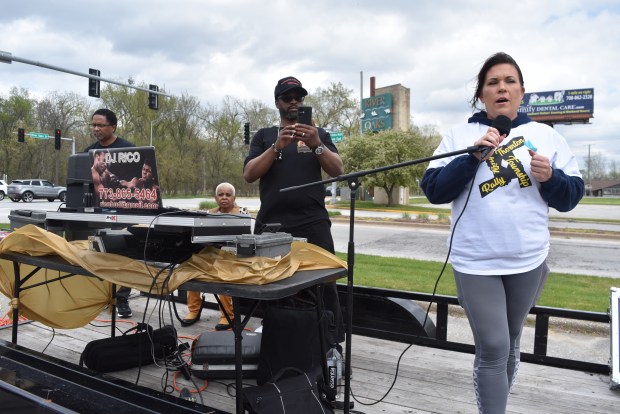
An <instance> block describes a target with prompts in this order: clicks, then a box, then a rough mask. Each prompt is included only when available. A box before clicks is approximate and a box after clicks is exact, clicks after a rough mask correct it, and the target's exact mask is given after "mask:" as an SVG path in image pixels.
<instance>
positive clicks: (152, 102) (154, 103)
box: [149, 85, 159, 109]
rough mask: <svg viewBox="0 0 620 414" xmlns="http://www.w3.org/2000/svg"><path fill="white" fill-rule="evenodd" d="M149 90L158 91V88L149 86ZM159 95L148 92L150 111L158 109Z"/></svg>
mask: <svg viewBox="0 0 620 414" xmlns="http://www.w3.org/2000/svg"><path fill="white" fill-rule="evenodd" d="M149 89H150V90H152V91H156V92H157V91H159V86H157V85H149ZM158 98H159V95H157V94H156V93H151V92H149V108H151V109H159V100H158Z"/></svg>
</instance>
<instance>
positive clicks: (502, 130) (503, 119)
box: [480, 115, 512, 160]
mask: <svg viewBox="0 0 620 414" xmlns="http://www.w3.org/2000/svg"><path fill="white" fill-rule="evenodd" d="M491 126H492V127H493V128H495V129H497V130H498V131H499V134H500V135H506V136H508V134H510V128H512V121H511V120H510V118H508V117H507V116H506V115H498V116H497V118H495V119H494V120H493V123H492V124H491ZM492 149H493V147H485V148H484V149H483V150H482V151H481V152H480V159H481V160H483V159H485V158H486V157H487V155H489V152H491V150H492Z"/></svg>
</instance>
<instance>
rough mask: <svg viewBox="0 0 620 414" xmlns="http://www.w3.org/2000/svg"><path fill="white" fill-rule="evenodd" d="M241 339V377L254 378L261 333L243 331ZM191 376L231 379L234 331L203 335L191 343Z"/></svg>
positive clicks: (232, 375) (233, 369) (233, 358)
mask: <svg viewBox="0 0 620 414" xmlns="http://www.w3.org/2000/svg"><path fill="white" fill-rule="evenodd" d="M242 336H243V340H242V341H241V355H242V356H243V366H242V369H243V377H244V378H256V370H257V368H258V358H259V356H260V343H261V333H259V332H250V331H243V332H242ZM192 373H193V374H194V375H196V376H197V377H198V378H202V379H214V378H234V376H235V335H234V333H233V331H214V332H205V333H203V334H201V335H200V336H199V337H198V338H197V339H196V340H195V341H194V343H193V345H192Z"/></svg>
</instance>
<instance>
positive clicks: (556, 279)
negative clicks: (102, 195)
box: [0, 197, 620, 312]
mask: <svg viewBox="0 0 620 414" xmlns="http://www.w3.org/2000/svg"><path fill="white" fill-rule="evenodd" d="M414 199H415V200H416V202H420V203H422V202H424V201H420V199H423V200H426V198H424V197H417V198H414ZM600 200H616V199H600ZM212 204H213V206H215V203H212ZM360 204H362V205H368V206H369V207H374V208H377V205H376V204H373V203H372V202H360ZM611 204H613V203H611ZM615 204H618V205H620V199H618V200H616V203H615ZM356 205H357V202H356ZM213 206H212V205H211V203H209V202H203V203H201V204H200V208H202V209H207V208H212V207H213ZM407 207H409V206H396V207H394V208H392V209H394V210H399V211H405V213H404V214H408V213H406V212H407V211H414V210H413V209H415V211H417V212H418V213H419V212H421V211H423V210H420V207H419V206H411V209H408V208H407ZM430 210H432V211H434V212H435V213H439V214H445V213H443V212H439V211H437V210H445V209H429V211H430ZM330 213H332V212H330ZM333 213H339V212H333ZM448 214H449V210H448ZM331 215H336V214H331ZM0 228H3V229H4V228H6V229H8V228H10V224H8V223H0ZM337 255H338V257H340V258H341V259H343V260H346V254H345V253H337ZM441 268H442V263H439V262H433V261H424V260H414V259H405V258H394V257H381V256H372V255H365V254H356V256H355V273H354V277H355V281H354V283H355V284H356V285H361V286H372V287H378V288H386V289H397V290H405V291H414V292H423V293H432V292H433V288H434V286H435V282H436V280H437V278H438V277H439V273H440V272H441ZM619 284H620V281H619V280H617V279H613V278H606V277H597V276H582V275H573V274H565V273H553V272H552V273H551V274H550V275H549V279H548V280H547V284H546V285H545V289H544V290H543V293H542V296H541V298H540V300H539V302H538V304H539V305H541V306H549V307H554V308H565V309H577V310H584V311H591V312H607V310H608V307H609V289H610V288H611V287H612V286H618V285H619ZM437 293H438V294H442V295H450V296H456V286H455V284H454V278H453V276H452V267H451V266H450V264H448V265H447V266H446V269H445V271H444V273H443V275H442V276H441V279H440V281H439V284H438V287H437Z"/></svg>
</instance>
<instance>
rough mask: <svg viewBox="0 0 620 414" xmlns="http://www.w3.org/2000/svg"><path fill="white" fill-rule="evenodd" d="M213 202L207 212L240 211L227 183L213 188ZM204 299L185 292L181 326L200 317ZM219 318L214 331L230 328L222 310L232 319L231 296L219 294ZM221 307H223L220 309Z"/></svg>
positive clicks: (224, 212)
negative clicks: (213, 205)
mask: <svg viewBox="0 0 620 414" xmlns="http://www.w3.org/2000/svg"><path fill="white" fill-rule="evenodd" d="M215 202H216V203H217V207H216V208H213V209H211V210H209V213H214V214H227V213H229V214H239V213H240V212H241V209H240V207H239V206H238V205H237V204H236V203H235V187H233V185H232V184H229V183H221V184H219V185H218V186H217V187H216V188H215ZM203 300H204V299H203V298H202V297H201V296H200V292H193V291H188V292H187V309H188V310H189V312H188V314H187V316H186V317H185V319H183V320H182V321H181V325H182V326H189V325H191V324H193V323H195V322H196V321H198V319H200V313H201V312H202V301H203ZM220 302H222V306H221V307H220V312H221V313H222V315H221V316H220V320H219V322H218V323H217V325H215V330H216V331H224V330H226V329H230V324H229V323H228V320H227V319H226V316H224V312H226V313H227V314H228V317H229V318H230V319H231V320H232V319H234V316H235V315H234V313H233V306H232V298H231V297H230V296H225V295H220ZM222 307H223V308H224V309H222Z"/></svg>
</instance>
